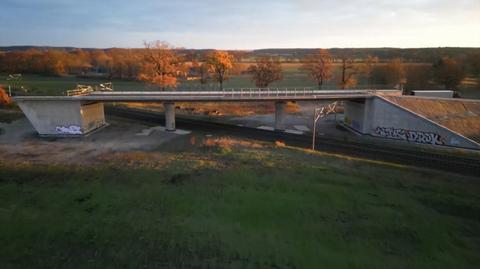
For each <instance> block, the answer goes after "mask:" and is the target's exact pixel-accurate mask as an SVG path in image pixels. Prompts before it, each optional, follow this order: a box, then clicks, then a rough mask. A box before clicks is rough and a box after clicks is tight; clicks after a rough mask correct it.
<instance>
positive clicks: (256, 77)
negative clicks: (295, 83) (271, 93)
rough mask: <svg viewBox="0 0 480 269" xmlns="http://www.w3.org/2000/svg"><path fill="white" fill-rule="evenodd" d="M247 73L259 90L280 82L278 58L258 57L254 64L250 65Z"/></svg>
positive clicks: (280, 68)
mask: <svg viewBox="0 0 480 269" xmlns="http://www.w3.org/2000/svg"><path fill="white" fill-rule="evenodd" d="M247 73H249V74H251V75H252V80H253V81H255V85H257V87H260V88H265V87H268V85H269V84H270V83H272V82H274V81H277V80H282V79H283V74H282V65H281V63H280V59H279V58H278V57H260V58H257V59H256V63H255V64H253V65H250V66H249V67H248V69H247Z"/></svg>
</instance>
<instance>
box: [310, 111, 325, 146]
mask: <svg viewBox="0 0 480 269" xmlns="http://www.w3.org/2000/svg"><path fill="white" fill-rule="evenodd" d="M322 112H323V107H322V108H315V109H314V110H313V134H312V150H315V136H316V135H317V121H318V120H319V119H320V117H321V115H322Z"/></svg>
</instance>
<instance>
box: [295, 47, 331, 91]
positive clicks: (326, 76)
mask: <svg viewBox="0 0 480 269" xmlns="http://www.w3.org/2000/svg"><path fill="white" fill-rule="evenodd" d="M301 69H303V70H306V71H307V72H308V74H309V76H310V78H311V79H313V80H314V81H315V82H316V83H317V85H318V89H322V85H323V83H324V82H325V81H328V80H330V79H331V78H332V69H333V60H332V57H331V56H330V54H329V53H328V51H327V50H325V49H320V50H318V51H317V52H316V53H315V54H312V55H309V56H308V57H307V58H306V59H305V63H304V64H303V65H302V67H301Z"/></svg>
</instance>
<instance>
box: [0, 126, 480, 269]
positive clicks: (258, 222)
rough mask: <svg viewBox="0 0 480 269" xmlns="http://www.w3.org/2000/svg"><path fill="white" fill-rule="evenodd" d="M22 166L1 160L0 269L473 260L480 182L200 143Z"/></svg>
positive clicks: (256, 146) (237, 143)
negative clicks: (84, 160)
mask: <svg viewBox="0 0 480 269" xmlns="http://www.w3.org/2000/svg"><path fill="white" fill-rule="evenodd" d="M92 139H93V138H92ZM42 143H44V142H42ZM45 143H48V142H45ZM185 144H190V146H189V147H188V149H187V147H185V146H182V145H185ZM51 145H52V146H53V145H58V142H57V143H56V144H51ZM52 146H50V147H49V152H50V153H52V152H53V151H55V147H52ZM70 149H71V150H74V151H75V149H74V148H71V147H70ZM78 150H81V149H78ZM42 156H43V157H42ZM24 158H26V160H25V161H22V160H21V159H18V158H17V159H16V160H15V161H13V160H8V159H3V160H2V161H0V197H2V204H1V206H0V246H1V247H0V250H1V251H0V263H1V267H2V268H26V267H29V268H31V267H32V265H35V267H37V268H320V267H325V268H385V267H388V268H436V269H437V268H477V266H478V264H479V263H480V258H479V256H478V252H479V251H480V233H479V231H480V208H479V206H478V205H479V201H480V196H479V193H480V182H479V181H478V178H469V177H464V176H459V175H454V174H448V173H440V172H435V171H429V170H417V169H412V168H410V167H403V166H397V165H390V164H385V163H378V162H371V161H367V160H362V159H352V158H349V157H345V156H340V155H329V154H323V153H312V152H309V151H307V152H305V151H302V150H298V149H293V148H286V147H283V146H281V145H279V146H271V145H268V144H264V143H261V142H256V141H251V140H238V139H235V138H231V137H216V136H214V137H205V136H198V135H196V139H193V140H192V138H191V137H181V138H177V139H173V140H170V142H169V143H167V144H162V145H159V146H158V147H156V149H155V150H154V151H150V152H148V151H147V152H145V151H143V152H139V151H131V152H125V151H124V152H117V153H115V154H110V155H109V157H107V158H106V159H105V158H103V159H92V158H90V159H89V161H90V164H83V165H82V166H78V165H75V164H72V163H70V164H62V163H61V162H60V163H51V162H52V160H49V158H47V157H46V155H41V153H38V151H37V156H28V155H24ZM28 158H34V159H36V160H37V161H35V162H31V161H27V159H28ZM57 160H58V159H57ZM49 163H50V164H49ZM39 164H41V165H39Z"/></svg>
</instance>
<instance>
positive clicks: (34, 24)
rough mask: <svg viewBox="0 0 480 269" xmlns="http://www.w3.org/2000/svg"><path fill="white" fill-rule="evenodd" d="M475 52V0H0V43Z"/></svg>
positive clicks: (479, 30)
mask: <svg viewBox="0 0 480 269" xmlns="http://www.w3.org/2000/svg"><path fill="white" fill-rule="evenodd" d="M154 40H161V41H167V42H169V43H170V44H171V45H173V46H176V47H185V48H195V49H203V48H214V49H260V48H332V47H341V48H346V47H349V48H352V47H399V48H409V47H410V48H411V47H415V48H417V47H480V0H454V1H453V0H398V1H397V0H337V1H333V0H237V1H231V0H171V1H164V0H78V1H74V0H1V1H0V46H11V45H38V46H73V47H89V48H109V47H125V48H134V47H142V46H143V45H142V44H143V42H144V41H154Z"/></svg>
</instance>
